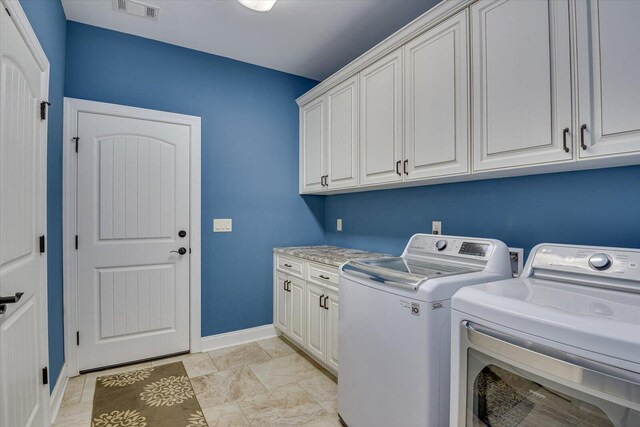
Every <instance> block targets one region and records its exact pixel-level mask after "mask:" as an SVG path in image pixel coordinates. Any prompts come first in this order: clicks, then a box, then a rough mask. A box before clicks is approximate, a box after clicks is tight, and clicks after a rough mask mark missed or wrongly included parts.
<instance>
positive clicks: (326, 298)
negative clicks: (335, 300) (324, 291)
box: [324, 295, 329, 310]
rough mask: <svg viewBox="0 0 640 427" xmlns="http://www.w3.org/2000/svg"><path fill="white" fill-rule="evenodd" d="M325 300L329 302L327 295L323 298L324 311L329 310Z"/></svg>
mask: <svg viewBox="0 0 640 427" xmlns="http://www.w3.org/2000/svg"><path fill="white" fill-rule="evenodd" d="M327 300H329V295H327V296H326V297H324V309H325V310H329V306H328V305H327Z"/></svg>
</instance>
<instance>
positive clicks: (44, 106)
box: [40, 101, 51, 120]
mask: <svg viewBox="0 0 640 427" xmlns="http://www.w3.org/2000/svg"><path fill="white" fill-rule="evenodd" d="M49 105H51V103H50V102H47V101H42V102H41V103H40V120H45V119H46V118H47V107H48V106H49Z"/></svg>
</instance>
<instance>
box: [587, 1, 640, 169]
mask: <svg viewBox="0 0 640 427" xmlns="http://www.w3.org/2000/svg"><path fill="white" fill-rule="evenodd" d="M576 6H577V16H578V19H577V27H578V39H577V40H578V67H577V74H578V79H579V80H578V88H579V121H578V129H577V132H578V134H579V136H578V138H579V142H580V148H579V158H581V159H584V158H591V157H598V156H607V155H614V154H625V153H639V152H640V102H639V101H638V100H639V99H640V78H638V70H639V69H640V55H638V49H639V48H638V46H640V26H639V25H638V21H639V20H640V2H638V1H602V0H600V1H598V0H589V1H580V2H577V3H576Z"/></svg>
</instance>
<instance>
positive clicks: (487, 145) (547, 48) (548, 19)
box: [471, 0, 574, 171]
mask: <svg viewBox="0 0 640 427" xmlns="http://www.w3.org/2000/svg"><path fill="white" fill-rule="evenodd" d="M471 21H472V22H471V36H472V75H473V90H472V92H473V108H472V114H473V140H474V146H473V148H474V155H473V159H474V165H473V168H474V170H476V171H482V170H490V169H501V168H510V167H517V166H529V165H534V164H542V163H550V162H558V161H563V160H571V159H572V158H573V151H574V150H573V147H572V144H571V143H570V142H571V133H570V132H569V133H567V135H566V139H567V144H566V146H565V145H564V144H563V134H564V132H563V130H564V129H565V128H568V129H571V128H572V120H571V67H570V59H571V52H570V43H569V34H570V31H569V2H568V0H487V1H481V2H478V3H475V4H474V5H472V6H471Z"/></svg>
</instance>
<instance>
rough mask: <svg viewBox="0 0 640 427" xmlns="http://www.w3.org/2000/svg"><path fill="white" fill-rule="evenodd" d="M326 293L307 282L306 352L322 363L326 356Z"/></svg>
mask: <svg viewBox="0 0 640 427" xmlns="http://www.w3.org/2000/svg"><path fill="white" fill-rule="evenodd" d="M326 294H327V292H326V291H325V290H324V288H322V287H320V286H316V285H314V284H313V283H310V282H307V301H306V303H307V307H306V308H307V346H306V348H307V350H308V351H309V352H310V353H311V354H312V355H313V356H315V357H317V358H318V360H321V361H323V362H324V360H325V356H326V352H327V349H326V343H325V335H326V332H325V327H326V321H325V314H324V312H325V309H324V306H323V304H322V303H323V302H324V297H325V296H326Z"/></svg>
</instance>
